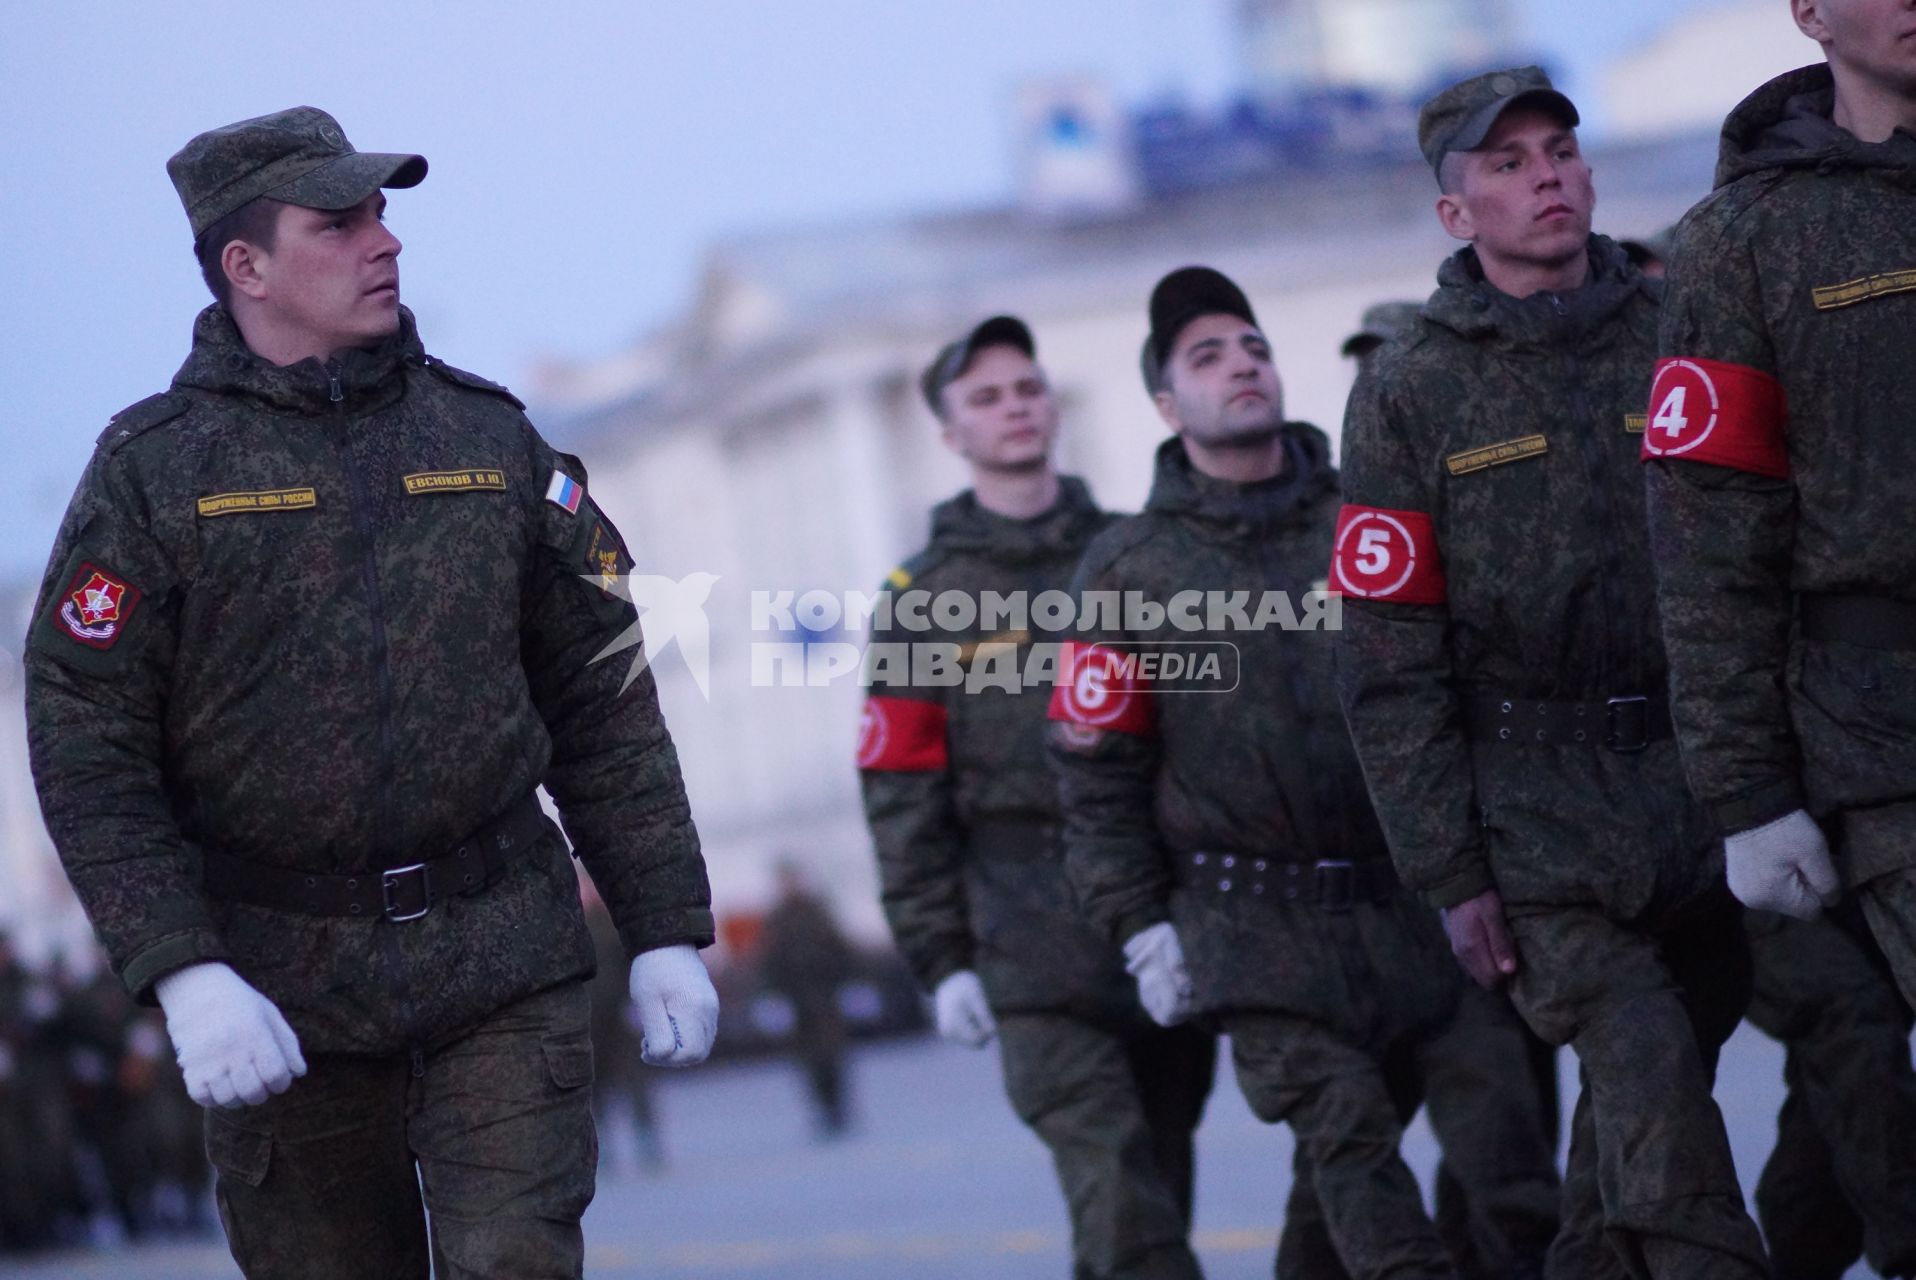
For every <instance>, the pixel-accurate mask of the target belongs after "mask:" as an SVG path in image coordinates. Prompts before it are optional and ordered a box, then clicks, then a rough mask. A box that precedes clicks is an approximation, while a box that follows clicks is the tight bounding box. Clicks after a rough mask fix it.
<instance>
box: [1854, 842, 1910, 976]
mask: <svg viewBox="0 0 1916 1280" xmlns="http://www.w3.org/2000/svg"><path fill="white" fill-rule="evenodd" d="M1911 838H1912V840H1916V833H1912V835H1911ZM1856 896H1857V898H1859V899H1860V900H1861V901H1862V904H1863V914H1864V915H1865V916H1866V917H1868V919H1869V928H1870V932H1871V933H1873V934H1875V935H1876V944H1877V945H1878V946H1879V947H1881V948H1882V949H1883V954H1884V955H1885V956H1887V957H1888V958H1889V967H1890V972H1892V973H1894V974H1895V975H1896V985H1897V986H1898V987H1899V988H1900V989H1901V990H1902V993H1903V999H1905V1000H1907V1001H1908V1002H1909V1003H1910V1004H1911V1005H1916V868H1905V869H1904V870H1901V871H1892V872H1890V873H1889V874H1888V875H1883V876H1877V877H1876V878H1875V879H1874V880H1870V881H1868V882H1867V883H1865V884H1864V885H1862V886H1861V887H1860V888H1859V889H1858V890H1857V892H1856Z"/></svg>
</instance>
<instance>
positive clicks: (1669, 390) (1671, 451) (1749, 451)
mask: <svg viewBox="0 0 1916 1280" xmlns="http://www.w3.org/2000/svg"><path fill="white" fill-rule="evenodd" d="M1787 408H1788V406H1787V404H1786V401H1785V397H1784V395H1783V384H1782V383H1780V382H1778V381H1777V380H1776V379H1775V378H1773V377H1771V376H1770V375H1769V374H1767V373H1765V372H1763V371H1762V370H1761V369H1752V368H1750V367H1749V366H1748V365H1741V364H1726V363H1724V362H1723V361H1721V360H1699V359H1692V358H1689V357H1680V358H1676V359H1666V360H1659V361H1657V374H1656V379H1655V381H1653V382H1652V383H1651V384H1650V414H1649V418H1650V420H1649V423H1648V424H1647V425H1646V426H1645V427H1644V430H1643V455H1642V456H1643V459H1644V460H1645V461H1646V462H1647V461H1649V460H1650V459H1652V458H1682V459H1685V460H1686V461H1689V462H1708V463H1711V464H1713V465H1715V466H1719V467H1731V468H1734V469H1735V470H1737V471H1749V472H1753V473H1754V474H1756V475H1760V476H1770V477H1773V478H1775V479H1778V480H1784V479H1788V478H1789V474H1790V454H1789V447H1788V446H1787V445H1786V444H1785V443H1784V440H1783V424H1784V421H1785V419H1786V418H1787V417H1788V412H1787Z"/></svg>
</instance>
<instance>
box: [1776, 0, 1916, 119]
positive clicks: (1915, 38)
mask: <svg viewBox="0 0 1916 1280" xmlns="http://www.w3.org/2000/svg"><path fill="white" fill-rule="evenodd" d="M1793 7H1794V9H1795V13H1796V25H1797V27H1798V28H1800V29H1801V30H1802V32H1803V34H1804V35H1806V36H1808V37H1809V38H1810V39H1812V40H1814V41H1816V42H1817V43H1818V44H1820V45H1822V46H1823V54H1824V56H1825V57H1827V58H1828V59H1829V60H1830V64H1831V65H1832V66H1833V67H1835V68H1837V69H1838V70H1839V71H1843V72H1847V73H1848V74H1849V75H1851V76H1853V77H1856V78H1858V79H1861V80H1863V81H1865V82H1868V83H1871V84H1874V85H1878V86H1880V87H1881V88H1883V89H1885V90H1887V91H1888V92H1890V93H1891V94H1894V95H1895V96H1897V97H1899V98H1902V99H1904V100H1905V101H1912V100H1916V0H1793Z"/></svg>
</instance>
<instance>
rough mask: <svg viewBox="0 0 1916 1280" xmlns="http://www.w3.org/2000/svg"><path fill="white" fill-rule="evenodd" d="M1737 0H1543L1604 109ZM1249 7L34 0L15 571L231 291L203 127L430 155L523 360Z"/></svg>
mask: <svg viewBox="0 0 1916 1280" xmlns="http://www.w3.org/2000/svg"><path fill="white" fill-rule="evenodd" d="M1710 2H1712V0H1605V2H1604V3H1602V4H1592V3H1588V0H1519V8H1520V10H1521V12H1522V14H1523V18H1524V21H1525V23H1526V24H1527V27H1528V30H1527V32H1526V36H1527V37H1528V42H1529V44H1530V46H1531V47H1532V48H1533V49H1535V50H1536V51H1538V52H1539V53H1541V54H1542V55H1543V56H1545V57H1546V58H1547V59H1549V60H1551V61H1552V63H1553V64H1554V65H1555V66H1556V67H1558V68H1559V69H1560V70H1561V71H1562V72H1563V75H1562V76H1561V80H1562V83H1563V85H1564V87H1565V88H1566V89H1567V90H1568V91H1569V92H1571V93H1572V94H1573V95H1576V94H1579V93H1580V92H1581V93H1584V94H1586V95H1587V97H1586V111H1585V115H1586V124H1587V126H1588V127H1589V129H1590V130H1592V131H1595V132H1600V131H1601V127H1602V118H1601V110H1600V107H1599V108H1597V109H1594V110H1593V109H1590V107H1589V106H1588V105H1587V104H1588V103H1589V102H1590V101H1592V100H1594V96H1595V94H1596V93H1597V90H1598V88H1599V85H1600V80H1599V76H1600V73H1601V68H1602V67H1603V65H1604V64H1605V63H1606V62H1607V61H1608V60H1609V58H1611V57H1612V56H1614V55H1615V54H1616V53H1618V52H1621V51H1623V50H1626V49H1629V48H1631V47H1633V46H1635V45H1636V44H1638V43H1639V42H1640V41H1642V40H1643V39H1644V38H1645V37H1646V36H1647V35H1649V34H1650V33H1652V32H1654V31H1655V30H1656V29H1658V27H1659V26H1660V25H1661V24H1662V23H1663V22H1665V21H1667V20H1668V19H1669V18H1670V17H1671V16H1672V15H1674V14H1677V13H1680V12H1683V11H1686V10H1688V9H1691V8H1696V7H1699V6H1700V5H1703V4H1707V3H1710ZM1230 8H1231V5H1230V0H1039V2H1037V3H1033V0H962V2H960V0H809V2H807V3H799V2H798V0H756V2H754V0H706V3H703V4H698V5H688V4H682V3H681V4H665V3H659V2H658V0H592V2H582V3H564V2H563V0H561V2H557V3H553V4H548V5H542V6H536V7H535V6H532V5H527V4H523V3H518V2H516V0H515V2H513V3H501V2H498V0H467V2H463V3H458V4H452V3H428V2H425V0H419V2H415V3H405V4H391V3H366V2H365V0H328V2H327V3H325V4H313V3H307V2H304V0H299V2H291V3H275V4H271V5H262V4H259V3H256V2H253V0H249V2H247V3H238V2H234V0H202V2H199V3H194V4H191V5H156V4H152V3H150V2H148V0H90V2H89V3H87V4H83V5H82V4H74V3H71V0H13V2H12V3H10V4H9V5H8V7H7V21H6V29H5V38H4V44H0V122H3V123H4V130H3V131H0V173H4V174H5V179H4V184H0V230H4V233H5V244H6V246H7V250H6V254H5V258H4V260H3V264H0V270H4V273H5V274H4V284H5V290H6V298H7V301H8V303H9V304H10V305H8V306H7V308H6V323H7V327H8V331H7V333H6V336H5V342H4V346H3V347H0V373H4V376H5V387H6V392H7V402H8V403H7V412H6V413H5V415H4V416H3V417H0V456H4V457H5V458H6V459H7V462H8V465H7V466H6V467H5V469H4V470H0V585H4V584H6V583H9V582H19V581H20V580H22V579H23V578H30V577H37V575H38V573H39V572H40V569H41V567H42V565H43V564H44V561H45V558H46V554H47V551H48V549H49V547H50V545H51V542H52V537H53V531H54V527H55V525H56V524H57V523H58V519H59V515H60V512H61V511H62V510H63V509H64V507H65V505H66V501H67V498H68V496H69V495H70V494H71V492H72V489H73V485H74V483H75V481H76V480H77V479H78V477H79V474H80V471H81V469H82V468H83V467H84V465H85V462H86V458H87V455H88V453H89V452H90V451H91V448H92V443H93V440H94V437H95V436H96V435H97V434H98V433H99V431H100V429H101V428H102V427H103V426H104V425H105V423H106V421H107V419H108V417H110V416H111V415H112V414H113V413H114V412H116V411H117V410H119V409H120V408H122V407H124V406H125V405H127V404H129V403H131V402H132V401H134V400H137V399H139V398H141V397H142V396H145V395H148V394H151V393H152V392H155V391H159V390H163V389H164V388H165V386H166V384H167V382H168V380H169V379H170V378H171V376H172V373H173V371H174V369H175V368H177V367H178V364H179V362H180V360H181V358H182V357H183V356H184V355H185V352H186V347H187V341H188V336H189V330H190V324H191V320H192V317H193V315H194V313H195V312H197V311H198V310H199V308H200V307H201V306H202V305H204V304H205V302H206V300H207V299H206V296H205V292H204V288H203V286H202V285H201V283H200V281H199V278H198V274H197V271H196V269H195V266H194V263H193V260H192V253H191V245H190V239H189V234H188V230H187V226H186V222H185V218H184V215H183V214H182V213H181V211H180V207H179V204H178V201H177V199H176V197H175V195H174V193H173V190H172V187H171V186H170V184H169V183H168V181H167V178H166V173H165V168H164V164H165V160H166V157H167V156H168V155H170V154H171V153H172V152H173V151H174V150H176V149H177V148H178V147H179V146H180V145H181V144H182V143H184V142H185V141H186V139H187V138H189V137H191V136H192V135H193V134H195V133H197V132H199V131H200V130H202V129H206V128H210V127H212V126H215V125H219V124H224V123H227V122H230V121H233V120H237V119H242V118H245V117H247V116H253V115H259V114H262V113H264V112H267V111H272V110H277V109H279V108H282V107H288V106H294V105H298V104H301V103H310V104H312V105H315V106H320V107H324V108H325V109H327V110H329V111H331V112H332V113H333V114H334V115H335V116H337V117H338V118H339V120H340V123H341V124H342V126H343V127H344V129H345V131H346V134H347V136H348V137H349V138H350V139H351V140H352V141H353V143H354V144H355V145H356V146H358V147H359V148H361V149H362V150H391V151H417V152H421V153H423V154H424V155H425V156H426V157H427V158H428V159H429V161H430V162H431V166H432V172H431V176H429V177H428V178H427V180H426V182H425V183H424V185H422V186H421V187H419V188H417V189H416V190H413V191H401V192H394V193H392V205H391V208H390V211H389V215H388V222H389V225H390V226H391V227H392V228H393V229H394V231H395V232H396V233H397V234H398V235H399V237H400V239H401V240H402V241H404V242H405V244H406V249H405V252H404V254H403V255H402V257H401V259H400V264H401V272H402V294H403V297H404V300H405V301H406V303H407V304H408V305H409V306H410V307H412V309H413V310H414V311H415V312H416V313H417V314H418V316H419V319H420V327H421V331H422V334H423V336H424V337H425V340H426V343H427V345H428V347H429V349H430V350H432V351H434V352H435V353H437V354H439V355H441V356H443V357H445V358H446V359H448V360H450V361H451V362H453V363H454V364H458V365H461V366H464V367H466V368H470V369H472V370H474V371H476V372H479V373H482V374H485V375H486V376H488V377H492V378H495V379H499V380H502V381H506V382H512V381H515V380H518V381H521V382H523V380H524V378H525V374H526V370H527V369H528V367H529V366H530V365H531V364H532V362H533V361H535V360H536V359H538V358H539V357H541V356H548V355H550V356H559V357H566V358H587V357H592V356H597V355H603V354H606V353H608V352H612V351H616V350H617V349H618V348H619V347H620V345H621V344H622V343H624V342H626V341H628V340H630V339H631V338H632V337H634V336H635V335H637V334H639V333H641V332H643V331H645V330H646V329H647V328H649V327H651V326H653V325H656V324H658V323H661V322H662V321H665V320H667V319H669V318H670V317H671V316H672V315H673V314H675V313H676V312H677V311H678V310H680V309H681V308H683V306H684V305H685V304H686V302H687V300H688V299H689V297H690V295H691V291H692V288H693V285H694V282H695V280H696V278H697V272H698V269H699V265H700V262H701V258H702V254H703V251H704V250H705V248H706V247H707V246H709V245H710V244H711V243H712V242H713V241H714V240H716V239H720V238H723V237H724V236H726V235H728V234H731V233H736V232H738V231H741V230H751V229H759V228H766V227H778V226H790V225H794V224H802V225H821V224H829V223H830V222H832V221H834V220H839V219H848V218H861V219H863V218H871V217H874V216H884V215H886V214H893V213H903V212H911V211H922V210H932V209H950V208H962V207H966V206H969V205H975V204H980V203H988V202H992V201H996V200H1001V199H1002V198H1004V196H1005V195H1006V193H1007V192H1008V191H1009V189H1010V186H1011V180H1012V169H1013V156H1012V153H1011V147H1010V143H1009V136H1010V129H1009V123H1008V121H1009V111H1008V106H1007V103H1008V99H1009V95H1010V91H1011V88H1012V86H1014V85H1015V84H1016V83H1018V82H1019V81H1020V80H1023V79H1028V78H1031V77H1036V76H1043V75H1056V74H1059V73H1079V72H1083V73H1089V74H1093V75H1097V76H1100V77H1102V78H1103V79H1105V80H1106V81H1107V82H1108V83H1110V84H1111V85H1112V86H1113V88H1114V89H1115V90H1116V91H1117V92H1118V94H1119V96H1120V97H1121V98H1122V99H1124V100H1126V101H1129V102H1138V101H1142V100H1145V99H1148V98H1153V97H1158V96H1162V95H1165V94H1179V95H1182V96H1184V97H1185V98H1187V99H1190V100H1193V101H1196V102H1199V103H1203V102H1207V101H1214V100H1216V99H1218V98H1220V97H1221V96H1223V95H1224V94H1226V93H1227V92H1228V91H1229V90H1230V89H1231V88H1232V87H1233V85H1234V84H1235V83H1236V80H1237V75H1236V60H1235V57H1234V52H1233V49H1232V42H1231V39H1230V33H1229V26H1228V21H1227V18H1228V14H1229V12H1230ZM1778 9H1779V21H1787V20H1788V19H1787V16H1786V10H1785V9H1784V7H1783V6H1782V4H1781V3H1780V0H1779V4H1778ZM1805 53H1806V56H1805V59H1804V60H1805V61H1809V60H1810V59H1811V57H1813V56H1814V49H1813V47H1811V46H1806V50H1805ZM18 642H19V637H17V636H14V635H10V634H9V635H0V647H5V648H7V649H12V650H15V651H17V647H18Z"/></svg>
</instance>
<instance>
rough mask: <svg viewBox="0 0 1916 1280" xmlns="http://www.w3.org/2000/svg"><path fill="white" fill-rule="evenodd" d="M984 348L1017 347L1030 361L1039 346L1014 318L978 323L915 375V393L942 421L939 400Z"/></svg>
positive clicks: (1025, 327) (1000, 318) (942, 403)
mask: <svg viewBox="0 0 1916 1280" xmlns="http://www.w3.org/2000/svg"><path fill="white" fill-rule="evenodd" d="M986 347H1016V348H1017V349H1018V350H1020V351H1022V352H1024V353H1025V354H1026V355H1027V356H1030V357H1031V358H1032V359H1033V360H1036V359H1037V358H1038V344H1037V343H1036V342H1034V341H1032V338H1031V329H1030V327H1029V326H1027V325H1026V324H1025V322H1024V321H1022V320H1020V319H1019V318H1018V317H1017V316H993V317H991V318H990V319H989V320H981V321H979V322H978V323H977V324H976V325H975V326H973V327H972V330H971V332H970V333H967V334H966V335H965V336H964V337H962V338H960V339H958V341H956V342H948V343H946V344H945V346H944V348H943V349H942V350H941V351H939V353H938V354H937V356H936V357H934V358H933V360H932V362H931V363H930V364H928V365H926V366H925V371H924V372H923V373H921V374H919V375H918V389H919V390H920V391H922V392H924V393H925V403H926V404H928V405H930V406H931V411H932V412H933V413H935V414H937V415H938V416H939V417H941V418H942V417H944V416H945V410H944V402H943V401H941V400H940V399H939V397H940V396H941V395H943V394H944V390H945V388H946V387H948V386H950V385H951V384H952V382H953V381H955V380H956V379H958V378H962V377H963V376H964V374H965V370H966V369H967V368H969V367H970V365H971V360H972V357H973V356H975V355H977V354H978V353H979V352H980V351H983V350H984V349H985V348H986Z"/></svg>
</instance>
